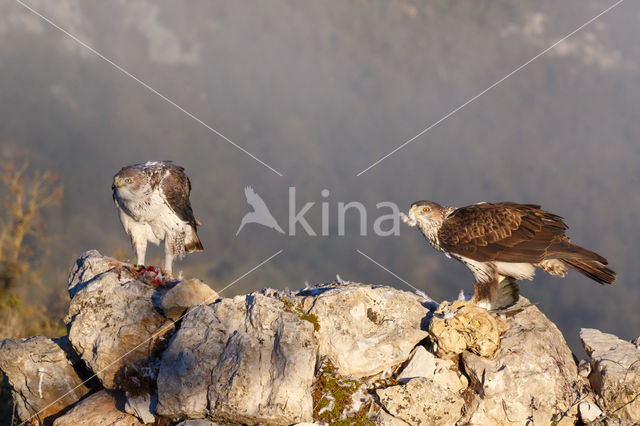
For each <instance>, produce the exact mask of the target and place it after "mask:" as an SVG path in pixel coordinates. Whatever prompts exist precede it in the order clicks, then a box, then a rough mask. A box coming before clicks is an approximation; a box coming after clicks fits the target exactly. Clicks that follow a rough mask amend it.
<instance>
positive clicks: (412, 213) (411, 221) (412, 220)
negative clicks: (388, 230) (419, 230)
mask: <svg viewBox="0 0 640 426" xmlns="http://www.w3.org/2000/svg"><path fill="white" fill-rule="evenodd" d="M400 218H401V219H402V221H403V222H404V223H406V224H407V225H409V226H416V224H417V223H418V222H417V220H416V206H411V210H409V215H408V216H407V215H406V214H404V213H400Z"/></svg>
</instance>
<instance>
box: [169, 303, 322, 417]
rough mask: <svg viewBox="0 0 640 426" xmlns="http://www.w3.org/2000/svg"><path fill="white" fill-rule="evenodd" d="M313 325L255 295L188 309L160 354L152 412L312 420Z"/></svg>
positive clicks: (180, 414) (174, 415)
mask: <svg viewBox="0 0 640 426" xmlns="http://www.w3.org/2000/svg"><path fill="white" fill-rule="evenodd" d="M313 332H314V326H313V324H312V323H311V322H309V321H306V320H304V319H301V318H300V317H299V316H298V314H297V313H296V312H291V311H287V310H285V305H284V304H283V303H282V302H281V301H279V300H276V299H273V298H269V297H266V296H263V295H261V294H251V295H247V296H238V297H235V298H233V299H222V300H220V301H218V302H217V303H215V304H213V305H208V306H196V307H193V308H191V309H190V310H189V311H188V312H187V314H186V315H185V316H184V318H183V319H182V325H181V327H180V330H178V332H177V333H176V335H175V336H174V338H173V339H172V341H171V343H170V345H169V348H168V349H167V350H166V351H165V352H164V354H163V357H162V362H161V365H160V371H159V374H158V407H157V413H158V414H161V415H164V416H168V417H171V418H184V417H192V418H203V417H208V418H210V419H212V420H214V421H220V422H231V423H250V424H251V423H271V424H272V423H279V424H291V423H297V422H301V421H311V420H312V409H313V407H312V405H313V402H312V397H311V387H312V383H313V378H314V367H315V361H316V353H317V347H316V345H315V342H314V340H313Z"/></svg>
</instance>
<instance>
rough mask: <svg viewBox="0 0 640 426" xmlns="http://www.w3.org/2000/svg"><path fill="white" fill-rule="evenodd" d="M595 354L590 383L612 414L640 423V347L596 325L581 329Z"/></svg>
mask: <svg viewBox="0 0 640 426" xmlns="http://www.w3.org/2000/svg"><path fill="white" fill-rule="evenodd" d="M580 340H582V345H583V346H584V349H585V350H586V351H587V354H588V355H589V356H590V357H591V367H592V368H591V373H590V374H589V382H590V383H591V387H592V389H593V390H594V392H595V393H596V394H597V395H598V396H600V398H601V400H600V401H601V403H602V405H601V407H602V408H604V409H605V412H606V413H607V414H608V415H611V416H615V417H618V418H620V419H621V420H623V421H625V422H631V423H634V422H636V423H640V350H638V349H637V348H636V347H635V345H634V344H632V343H630V342H627V341H624V340H622V339H619V338H618V337H617V336H614V335H613V334H608V333H603V332H601V331H599V330H595V329H593V328H583V329H582V330H580Z"/></svg>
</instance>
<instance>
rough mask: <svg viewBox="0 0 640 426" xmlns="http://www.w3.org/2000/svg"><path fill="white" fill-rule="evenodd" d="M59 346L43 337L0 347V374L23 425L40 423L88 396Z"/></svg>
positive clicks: (4, 341)
mask: <svg viewBox="0 0 640 426" xmlns="http://www.w3.org/2000/svg"><path fill="white" fill-rule="evenodd" d="M61 346H62V345H60V344H58V343H57V342H56V341H54V340H52V339H49V338H46V337H43V336H35V337H31V338H29V339H6V340H3V341H2V342H1V343H0V370H2V372H3V373H4V374H5V375H6V377H7V379H8V381H9V384H10V386H11V393H12V396H13V400H14V403H15V404H16V409H17V414H18V416H19V417H20V418H21V419H23V420H24V421H27V420H29V421H31V422H33V423H39V422H42V421H43V420H44V419H46V418H48V417H49V416H51V415H54V414H56V413H57V412H59V411H60V410H62V409H64V408H66V407H68V406H69V405H71V404H73V403H75V402H77V401H78V400H79V399H80V398H82V397H83V396H84V395H85V394H86V393H87V392H89V389H88V388H87V387H86V386H84V385H83V384H82V379H81V378H80V376H79V375H78V374H77V373H76V371H75V369H74V367H73V365H72V363H71V361H70V360H69V357H68V356H67V354H66V353H65V351H64V350H63V349H62V347H61Z"/></svg>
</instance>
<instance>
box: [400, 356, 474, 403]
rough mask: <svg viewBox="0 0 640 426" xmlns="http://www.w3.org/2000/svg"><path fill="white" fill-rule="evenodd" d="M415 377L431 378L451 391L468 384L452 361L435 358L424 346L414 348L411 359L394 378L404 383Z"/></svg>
mask: <svg viewBox="0 0 640 426" xmlns="http://www.w3.org/2000/svg"><path fill="white" fill-rule="evenodd" d="M416 377H426V378H428V379H431V380H433V381H434V382H436V383H438V384H439V385H441V386H444V387H445V388H447V389H449V390H450V391H451V392H453V393H458V392H460V391H461V390H463V389H465V388H466V387H467V386H468V385H469V381H468V380H467V378H466V377H465V376H463V375H462V374H460V373H459V372H458V371H457V370H456V369H455V366H454V364H453V361H451V360H448V359H440V358H436V357H435V356H433V354H432V353H431V352H429V351H427V350H426V349H425V348H424V346H417V347H416V348H415V349H414V351H413V355H412V356H411V359H410V360H409V362H408V363H407V365H406V366H405V367H404V368H403V369H402V371H401V372H400V373H399V374H398V375H397V376H396V379H397V380H398V381H399V382H402V383H406V382H408V381H409V380H411V379H413V378H416Z"/></svg>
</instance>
